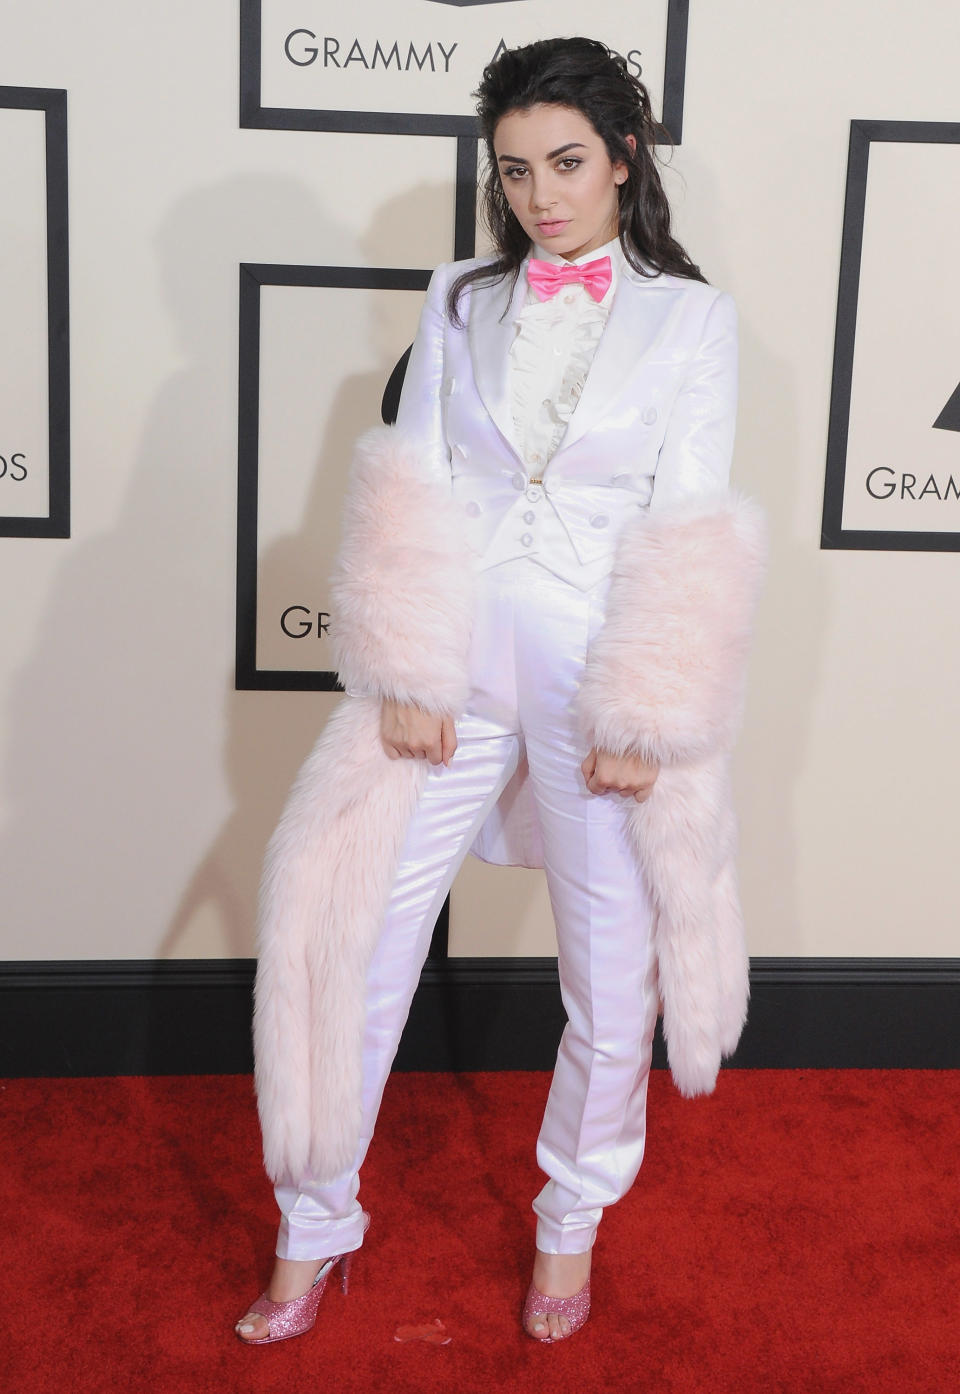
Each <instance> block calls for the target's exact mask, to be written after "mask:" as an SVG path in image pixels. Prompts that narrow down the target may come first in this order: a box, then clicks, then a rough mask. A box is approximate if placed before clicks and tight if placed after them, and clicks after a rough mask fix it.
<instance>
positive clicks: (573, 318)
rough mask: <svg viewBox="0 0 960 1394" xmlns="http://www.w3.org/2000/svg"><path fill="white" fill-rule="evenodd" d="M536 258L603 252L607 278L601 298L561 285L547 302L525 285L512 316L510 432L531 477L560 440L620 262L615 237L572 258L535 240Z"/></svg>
mask: <svg viewBox="0 0 960 1394" xmlns="http://www.w3.org/2000/svg"><path fill="white" fill-rule="evenodd" d="M530 255H531V256H532V257H536V258H537V259H538V260H540V261H550V262H555V263H558V264H559V265H564V266H570V265H573V266H579V265H581V264H582V263H584V262H588V261H596V260H597V259H598V258H600V257H604V256H609V258H610V269H611V272H612V279H611V282H610V285H609V286H608V287H607V290H606V293H605V295H604V296H603V299H602V300H599V301H598V300H594V298H593V296H592V295H591V294H590V292H589V291H588V290H587V288H586V286H584V285H582V284H577V283H574V284H572V285H569V286H564V287H563V288H562V289H561V290H559V291H558V292H557V294H556V295H553V296H551V297H550V299H549V300H540V299H539V297H538V296H537V295H536V294H535V292H534V290H533V288H532V287H531V286H528V287H527V296H526V301H525V303H524V304H523V306H522V307H521V309H520V312H519V314H518V315H517V317H516V320H515V324H516V325H517V336H516V338H515V339H514V341H513V343H512V345H511V346H510V369H509V378H510V398H511V410H512V416H513V425H514V431H515V434H516V440H517V444H518V445H519V446H520V450H521V454H522V457H523V459H524V461H525V462H526V464H527V466H528V467H529V472H530V475H531V476H532V477H534V478H536V477H539V476H541V475H542V474H543V470H544V468H545V467H546V465H547V463H548V461H549V460H550V458H551V456H552V455H553V454H554V452H555V451H556V449H557V446H558V445H559V444H560V441H561V439H562V438H563V434H564V432H565V431H566V428H567V422H568V421H569V420H570V417H571V416H572V415H573V411H574V408H575V407H576V405H577V401H578V400H579V397H580V393H581V392H582V390H583V384H584V383H585V382H586V379H587V374H588V373H589V371H590V365H591V363H592V362H593V356H594V354H595V353H596V350H597V345H598V344H599V342H600V335H601V334H602V333H603V328H604V325H605V324H606V322H607V316H608V315H609V313H610V306H611V305H612V304H613V297H614V295H615V294H616V290H617V279H618V277H619V274H620V267H621V265H622V262H623V251H622V249H621V246H620V240H619V238H617V237H614V238H613V240H612V241H610V242H606V243H604V245H603V246H602V247H595V248H594V249H593V251H591V252H584V253H583V255H582V256H579V257H576V258H574V260H573V261H572V262H569V261H567V259H566V258H565V257H561V256H558V255H557V254H556V253H555V252H550V251H547V249H546V248H544V247H541V246H540V245H539V244H538V243H534V244H533V249H532V251H531V254H530Z"/></svg>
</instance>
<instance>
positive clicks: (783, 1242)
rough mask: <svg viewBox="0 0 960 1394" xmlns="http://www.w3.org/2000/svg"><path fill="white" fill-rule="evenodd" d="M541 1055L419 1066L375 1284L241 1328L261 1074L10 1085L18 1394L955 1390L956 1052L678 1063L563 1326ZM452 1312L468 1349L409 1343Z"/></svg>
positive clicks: (9, 1228) (8, 1283) (397, 1143)
mask: <svg viewBox="0 0 960 1394" xmlns="http://www.w3.org/2000/svg"><path fill="white" fill-rule="evenodd" d="M548 1083H549V1077H548V1076H547V1075H545V1074H482V1075H479V1074H472V1075H461V1076H456V1077H451V1076H446V1075H443V1076H441V1075H423V1074H419V1075H410V1074H407V1075H395V1076H393V1078H392V1079H391V1081H390V1083H389V1085H388V1087H387V1092H386V1096H385V1099H384V1105H383V1110H382V1112H381V1115H380V1124H379V1128H378V1133H377V1136H376V1138H375V1140H374V1143H373V1146H372V1148H371V1151H370V1156H369V1158H368V1161H367V1165H366V1167H365V1169H364V1173H363V1188H362V1191H361V1199H362V1200H363V1202H364V1204H365V1206H366V1208H367V1209H368V1210H370V1211H371V1212H372V1215H373V1221H372V1225H371V1228H370V1232H369V1234H368V1236H367V1242H366V1245H365V1247H364V1249H363V1251H362V1252H361V1253H360V1254H358V1255H357V1257H356V1260H355V1262H354V1266H353V1274H352V1280H351V1288H350V1293H349V1295H348V1296H347V1297H345V1298H344V1297H342V1296H341V1294H340V1292H339V1289H338V1288H336V1287H335V1286H334V1285H333V1284H332V1283H331V1285H330V1286H329V1287H328V1290H327V1293H326V1294H325V1296H324V1298H323V1301H322V1303H321V1305H320V1315H319V1318H318V1321H317V1326H316V1327H315V1329H314V1330H313V1331H312V1332H310V1333H309V1334H308V1335H306V1336H303V1337H299V1338H298V1339H296V1340H293V1341H287V1342H282V1343H279V1344H277V1345H274V1346H269V1347H265V1348H261V1349H259V1350H257V1349H247V1348H245V1347H244V1346H242V1345H241V1344H240V1342H239V1340H238V1339H237V1337H236V1336H235V1335H234V1334H233V1331H232V1323H233V1321H234V1320H235V1319H236V1318H237V1317H238V1316H239V1315H240V1314H241V1313H242V1312H243V1310H244V1308H245V1305H246V1303H247V1302H248V1301H249V1300H250V1299H252V1298H253V1297H255V1296H256V1294H257V1292H258V1291H259V1290H260V1287H261V1286H262V1285H263V1282H264V1281H265V1279H266V1277H267V1274H268V1272H269V1267H270V1254H271V1252H272V1243H273V1238H274V1234H275V1229H276V1221H275V1210H274V1204H273V1196H272V1193H271V1191H270V1188H269V1185H268V1183H267V1181H266V1179H265V1177H264V1175H263V1172H262V1170H261V1168H260V1160H259V1153H258V1132H257V1125H256V1112H255V1106H254V1102H253V1097H252V1088H251V1082H250V1079H249V1078H247V1077H239V1078H238V1077H234V1076H224V1077H220V1076H217V1077H210V1076H206V1077H202V1078H149V1079H129V1078H126V1079H124V1078H120V1079H81V1080H8V1081H6V1082H5V1083H3V1084H0V1101H2V1114H3V1139H4V1142H3V1147H4V1156H3V1158H2V1168H0V1193H2V1203H3V1214H4V1216H5V1219H6V1225H5V1232H6V1244H5V1254H4V1259H5V1261H4V1265H3V1291H2V1293H0V1300H2V1306H3V1313H4V1320H5V1325H6V1327H7V1332H8V1335H7V1339H6V1341H5V1343H4V1344H5V1350H4V1354H3V1356H2V1357H0V1370H2V1371H3V1372H4V1374H3V1388H4V1389H5V1390H9V1391H12V1394H41V1391H43V1394H47V1391H55V1390H56V1391H59V1390H69V1391H71V1394H87V1391H94V1390H96V1391H100V1390H104V1391H105V1390H111V1391H114V1390H119V1391H121V1394H140V1391H148V1390H149V1391H152V1392H154V1394H174V1392H175V1394H180V1392H181V1391H184V1392H185V1394H207V1391H211V1394H212V1391H217V1394H233V1391H240V1390H243V1391H247V1390H249V1391H253V1392H254V1394H257V1392H258V1391H264V1394H267V1392H268V1391H269V1394H299V1391H301V1390H302V1391H317V1392H318V1394H325V1391H330V1394H353V1391H367V1390H378V1391H379V1390H386V1391H391V1392H392V1391H411V1394H414V1391H415V1392H416V1394H432V1391H455V1394H469V1391H500V1390H502V1391H508V1394H524V1392H525V1391H544V1394H567V1391H569V1394H600V1392H601V1391H613V1390H617V1391H620V1390H628V1391H632V1390H637V1391H651V1394H652V1392H653V1391H656V1394H681V1392H682V1394H687V1392H688V1391H690V1392H691V1394H692V1392H693V1391H696V1394H725V1391H728V1390H729V1391H736V1394H808V1391H809V1394H825V1391H834V1390H836V1391H844V1394H861V1392H862V1394H912V1391H923V1394H953V1391H956V1390H958V1389H960V1356H958V1350H960V1320H958V1318H960V1296H958V1294H960V1183H958V1179H957V1158H958V1154H960V1074H958V1073H948V1072H936V1071H911V1072H908V1071H903V1072H899V1071H896V1072H883V1071H870V1070H850V1071H843V1072H814V1071H759V1070H758V1071H727V1072H725V1073H724V1074H723V1075H722V1077H721V1080H720V1085H719V1087H718V1090H717V1092H716V1094H715V1095H713V1096H712V1097H711V1098H709V1099H699V1100H684V1099H681V1098H680V1097H679V1095H678V1094H677V1093H676V1092H675V1091H674V1089H673V1086H672V1085H671V1083H670V1081H669V1078H668V1076H667V1075H666V1074H665V1073H662V1072H659V1071H658V1072H656V1073H655V1074H654V1076H653V1079H652V1084H651V1090H650V1106H649V1123H650V1138H649V1142H648V1148H647V1158H646V1161H645V1162H644V1166H643V1170H642V1172H641V1175H640V1179H639V1181H638V1183H637V1185H636V1186H635V1187H634V1189H633V1191H632V1192H631V1194H630V1195H629V1196H628V1197H627V1198H626V1199H625V1200H624V1201H623V1202H621V1204H620V1205H618V1206H616V1207H615V1208H614V1209H612V1210H609V1211H608V1212H607V1215H606V1217H605V1219H604V1222H603V1224H602V1225H601V1229H600V1234H599V1237H598V1240H597V1245H596V1248H595V1250H594V1280H593V1291H594V1311H593V1315H592V1316H591V1318H590V1320H589V1322H588V1323H587V1325H586V1326H585V1327H584V1329H583V1330H582V1331H581V1332H580V1333H578V1334H577V1335H576V1336H575V1337H573V1338H572V1339H571V1340H570V1341H569V1342H567V1343H564V1344H562V1345H548V1346H543V1347H540V1346H537V1345H536V1344H535V1343H534V1342H533V1341H531V1340H530V1339H529V1338H528V1337H526V1336H524V1335H523V1334H522V1333H521V1332H520V1329H519V1325H518V1314H519V1308H520V1304H521V1301H522V1298H523V1295H524V1292H525V1290H526V1285H527V1281H528V1279H529V1271H530V1262H531V1256H532V1249H533V1234H534V1215H533V1212H532V1211H531V1209H530V1200H531V1198H532V1197H533V1195H534V1194H535V1193H536V1191H537V1190H538V1189H539V1187H540V1185H541V1184H542V1181H543V1177H542V1176H541V1174H540V1172H539V1171H538V1169H537V1167H536V1162H535V1158H534V1140H535V1137H536V1133H537V1128H538V1126H539V1121H540V1115H541V1113H542V1109H543V1104H544V1101H545V1098H546V1091H547V1086H548ZM436 1317H439V1318H440V1319H441V1320H442V1321H443V1322H445V1323H446V1326H447V1330H448V1332H449V1334H450V1335H451V1336H452V1338H453V1339H452V1341H451V1342H450V1344H448V1345H437V1344H428V1343H426V1342H424V1341H410V1342H408V1343H398V1342H395V1341H394V1339H393V1336H394V1332H395V1330H396V1329H397V1327H398V1326H402V1325H406V1326H411V1325H418V1324H423V1323H429V1322H431V1321H432V1320H433V1319H434V1318H436Z"/></svg>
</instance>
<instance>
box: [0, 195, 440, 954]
mask: <svg viewBox="0 0 960 1394" xmlns="http://www.w3.org/2000/svg"><path fill="white" fill-rule="evenodd" d="M437 197H438V198H439V195H438V196H437ZM434 201H435V199H434V195H433V194H432V193H431V191H429V190H428V191H426V193H424V191H419V192H418V193H417V194H411V195H410V199H409V204H410V207H408V208H407V209H406V210H405V212H406V214H407V216H408V217H410V216H412V210H413V209H414V208H419V209H420V210H421V212H422V209H423V208H424V206H426V207H427V208H428V209H429V208H430V207H431V206H432V204H433V202H434ZM351 246H352V240H351V238H350V236H349V234H348V233H346V232H345V231H344V230H343V229H342V228H338V227H336V226H335V225H333V224H332V223H331V221H330V219H329V217H328V215H327V214H326V212H325V211H324V209H323V208H321V207H320V206H319V205H318V204H317V202H316V199H315V197H314V195H313V194H312V193H311V192H310V191H309V190H306V189H305V188H304V187H303V186H301V185H300V184H298V183H297V182H296V181H292V180H290V179H288V178H285V177H271V176H258V177H256V178H249V177H242V178H233V179H229V180H225V181H223V182H221V183H218V184H214V185H210V186H208V187H204V188H200V189H196V190H194V191H192V192H191V193H190V194H188V195H186V196H185V197H184V198H182V199H181V200H179V202H178V203H177V204H176V205H175V206H174V207H173V208H171V210H170V212H169V214H168V215H167V217H166V218H165V219H164V221H163V222H162V224H161V225H160V228H159V231H158V234H157V252H158V258H159V270H160V277H161V282H162V292H163V300H164V303H165V305H166V307H167V308H168V309H169V310H170V312H171V315H172V316H173V319H174V322H175V326H176V330H177V335H178V339H179V342H180V344H181V346H182V350H183V354H184V363H183V366H182V368H180V369H179V370H178V371H177V372H176V373H174V374H173V375H172V376H171V377H170V378H169V379H168V380H167V381H166V382H165V383H164V384H163V385H162V387H161V388H160V390H159V392H158V394H157V396H156V399H155V401H154V403H153V405H152V407H151V408H150V410H149V412H148V413H147V414H146V417H145V421H144V426H143V434H142V440H141V445H140V448H139V451H138V454H137V458H136V460H135V462H134V463H133V465H132V467H131V468H130V471H129V473H130V481H131V482H130V487H129V490H128V492H127V494H126V496H125V498H124V502H123V506H122V508H121V510H120V512H119V515H118V516H117V518H116V522H115V525H114V526H113V527H112V528H111V529H110V530H109V531H106V532H102V533H99V534H97V535H94V536H84V533H83V525H84V519H85V517H86V516H88V512H89V510H88V507H87V501H86V499H85V482H86V481H88V480H89V479H91V478H92V477H95V475H96V472H98V471H102V470H103V469H104V468H105V467H109V464H110V463H114V461H113V459H112V457H111V455H110V445H109V439H110V414H111V406H112V404H115V403H118V402H119V401H120V400H122V399H121V398H120V393H121V391H122V387H121V385H120V384H111V383H110V382H108V381H107V382H105V381H104V380H103V377H102V374H101V376H100V377H99V378H98V376H97V365H95V364H90V363H82V364H81V363H79V362H75V365H74V381H75V383H76V385H77V386H76V390H75V396H77V397H82V398H83V400H82V401H79V402H78V403H77V405H78V407H79V411H78V413H77V416H78V420H79V419H80V416H81V413H82V414H83V415H84V416H86V417H87V418H91V417H92V418H93V419H94V422H95V426H94V428H93V429H91V431H90V435H89V437H87V438H88V439H90V438H100V439H102V440H104V441H106V442H107V444H106V446H105V448H104V450H103V454H102V455H95V454H94V453H93V451H92V449H89V448H88V449H87V451H84V450H83V449H82V448H81V449H75V454H74V489H75V519H76V526H75V536H74V539H73V540H72V541H70V542H69V543H68V544H66V545H65V546H64V551H63V554H62V555H63V557H64V560H63V564H62V566H61V569H60V571H59V574H58V577H57V580H56V582H55V583H54V585H53V587H52V590H51V593H50V597H49V601H48V604H47V605H46V608H45V611H44V613H43V616H42V618H41V619H40V620H39V622H38V626H37V641H36V646H35V648H34V651H33V653H32V655H31V657H30V659H29V661H28V663H27V664H26V665H25V667H24V668H23V669H22V671H21V672H20V674H19V675H18V677H17V679H16V681H15V683H13V684H12V685H11V689H10V696H9V707H8V711H7V720H8V729H9V731H11V732H13V733H15V735H14V736H13V737H12V738H11V739H10V742H9V745H8V747H7V749H6V751H5V754H4V757H3V767H4V768H3V775H4V787H5V789H6V791H7V796H8V806H9V810H10V816H9V819H8V821H7V823H6V825H5V827H4V830H3V832H2V834H0V864H2V865H3V866H5V867H7V868H9V869H10V872H9V880H8V885H7V892H8V896H9V895H10V893H11V891H16V892H17V899H16V910H15V914H14V913H11V912H10V910H9V906H10V904H11V900H10V899H8V915H7V919H8V933H9V935H10V938H9V940H8V943H9V945H10V947H9V949H8V953H9V956H10V957H11V958H51V959H56V958H63V959H68V958H77V959H83V958H147V959H149V958H151V957H153V956H158V957H174V956H181V955H184V956H187V957H193V956H207V955H210V954H213V955H220V954H222V955H223V956H226V957H246V956H249V955H250V954H251V953H252V951H253V922H254V911H255V897H256V885H257V880H258V876H259V869H260V861H261V857H262V853H263V848H264V845H265V842H266V839H267V837H268V836H269V833H270V831H271V830H272V827H273V824H274V821H275V818H276V816H277V814H278V812H279V809H280V806H281V803H282V800H283V798H284V796H285V794H286V790H287V787H288V785H289V783H290V780H291V779H292V776H293V774H294V772H295V770H296V768H297V767H298V765H299V763H300V761H301V759H302V758H303V756H304V755H305V754H306V752H307V751H308V749H309V748H310V746H311V744H312V742H313V740H314V738H315V736H316V735H317V733H318V731H319V730H320V728H321V726H322V724H323V720H324V718H325V714H326V711H327V710H329V705H330V701H329V699H325V698H323V697H322V696H320V695H318V694H294V693H256V692H236V691H234V690H233V663H234V653H233V639H234V593H235V520H236V458H237V456H236V420H237V401H236V393H237V339H236V333H237V331H236V326H237V318H238V316H237V263H238V262H239V261H241V260H250V261H255V260H262V261H298V260H299V261H305V260H308V259H312V260H313V261H317V262H322V261H330V262H334V261H337V260H344V261H347V260H349V259H350V254H349V252H348V253H347V255H344V251H343V249H344V248H350V247H351ZM334 247H336V248H337V249H338V254H337V255H334V254H333V252H332V249H333V248H334ZM308 250H310V251H312V258H310V257H308V256H307V255H305V252H306V251H308ZM357 259H358V260H359V259H362V258H357ZM135 329H136V326H135V325H134V326H131V325H130V324H128V323H125V322H123V323H121V322H119V321H118V322H117V323H115V324H112V325H109V324H108V325H107V326H106V328H105V329H104V330H103V333H104V334H105V335H106V336H108V338H109V342H111V343H125V342H129V344H130V353H131V354H134V355H136V354H140V353H145V352H148V350H147V349H144V348H142V347H138V345H137V342H136V337H135ZM77 338H78V339H79V338H80V336H79V335H78V336H77ZM118 357H119V355H118ZM382 357H383V363H382V368H381V369H378V371H377V373H376V374H372V375H371V376H370V380H369V381H363V380H361V381H355V382H348V383H346V384H345V385H344V387H343V390H342V392H341V394H340V397H339V399H338V403H337V411H336V414H335V415H336V417H337V420H336V422H333V421H331V422H330V423H318V430H319V434H320V444H319V447H318V473H322V472H324V471H326V470H327V469H329V468H333V467H334V466H333V464H332V462H331V459H330V457H331V455H332V454H334V448H333V445H332V444H331V442H332V441H333V440H334V439H336V438H340V439H343V438H345V436H346V435H347V434H349V431H350V430H351V428H352V426H353V423H354V422H357V421H365V420H366V419H367V418H368V417H369V418H374V417H375V415H376V412H377V410H378V407H379V395H380V391H381V389H382V383H383V382H385V381H386V378H387V376H388V375H389V372H390V369H391V368H392V366H393V364H392V362H390V361H389V357H390V355H387V354H386V353H384V354H383V355H382ZM321 428H322V429H321ZM80 434H81V433H80V432H79V431H78V432H77V436H78V439H79V438H80ZM120 466H121V467H123V468H124V469H125V471H126V468H127V462H125V461H121V462H120ZM338 467H342V463H341V465H340V466H338ZM315 525H316V519H315V517H314V516H313V511H312V505H311V507H310V508H308V510H307V513H306V515H305V517H304V520H303V527H302V531H303V534H304V535H305V536H306V537H308V538H309V537H310V536H311V535H312V533H313V529H314V527H315ZM290 550H291V551H294V550H296V549H295V548H294V547H293V544H292V542H291V546H290ZM265 564H266V565H267V566H268V567H269V566H282V565H283V564H284V546H283V544H280V545H279V546H278V547H277V548H276V549H275V550H274V552H273V553H272V554H271V555H270V556H268V557H267V558H266V560H265ZM217 672H219V673H220V674H221V678H220V680H219V681H218V680H217V679H216V676H215V675H216V673H217ZM324 702H326V705H325V706H324V705H323V704H324ZM224 784H226V786H227V789H228V790H229V797H230V799H231V800H232V802H233V811H232V812H231V813H230V815H229V816H228V818H227V820H226V822H225V823H224V824H223V826H222V828H221V829H220V831H219V833H217V834H216V835H215V836H214V837H213V838H212V839H211V829H212V828H215V827H216V825H217V823H218V820H219V819H220V818H221V817H222V813H223V807H224V802H225V795H224ZM203 847H207V849H208V850H206V851H205V852H203V853H202V854H201V855H200V856H199V857H197V849H198V848H203ZM192 861H195V866H194V870H193V872H192V874H189V875H188V877H187V878H185V876H184V868H185V867H189V866H190V864H191V862H192ZM185 879H186V885H185V884H184V882H185ZM19 887H22V893H20V891H19ZM195 917H199V920H197V919H196V918H195Z"/></svg>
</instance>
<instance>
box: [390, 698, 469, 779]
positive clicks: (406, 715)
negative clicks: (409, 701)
mask: <svg viewBox="0 0 960 1394" xmlns="http://www.w3.org/2000/svg"><path fill="white" fill-rule="evenodd" d="M380 740H381V742H382V744H383V748H384V750H385V751H386V752H387V754H388V755H389V756H390V759H391V760H416V759H423V758H426V759H427V760H429V761H430V763H431V765H439V764H440V763H441V762H442V763H443V764H444V765H449V764H450V761H451V760H452V759H453V752H454V751H455V750H456V748H457V736H456V731H455V730H454V725H453V720H452V718H450V717H449V716H442V717H441V716H434V715H433V714H432V713H430V712H424V711H421V710H420V708H419V707H411V706H405V705H404V704H403V703H402V702H394V701H392V700H391V699H389V698H384V700H383V701H382V702H381V704H380Z"/></svg>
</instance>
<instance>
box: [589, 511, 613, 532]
mask: <svg viewBox="0 0 960 1394" xmlns="http://www.w3.org/2000/svg"><path fill="white" fill-rule="evenodd" d="M609 521H610V519H609V518H608V516H607V514H606V513H594V515H593V517H592V518H591V519H590V526H591V527H592V528H605V527H606V526H607V524H608V523H609Z"/></svg>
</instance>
